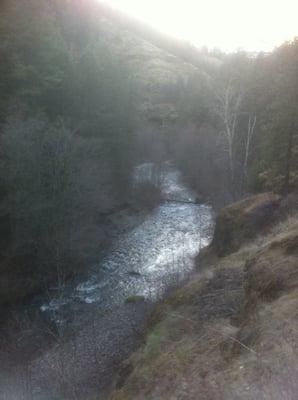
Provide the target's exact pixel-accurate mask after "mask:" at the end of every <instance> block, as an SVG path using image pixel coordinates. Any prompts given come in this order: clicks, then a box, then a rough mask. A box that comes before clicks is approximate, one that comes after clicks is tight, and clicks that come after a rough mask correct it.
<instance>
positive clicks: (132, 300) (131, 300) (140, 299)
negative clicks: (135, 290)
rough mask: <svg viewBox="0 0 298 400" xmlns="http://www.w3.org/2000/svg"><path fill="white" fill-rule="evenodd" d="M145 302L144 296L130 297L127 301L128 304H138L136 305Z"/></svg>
mask: <svg viewBox="0 0 298 400" xmlns="http://www.w3.org/2000/svg"><path fill="white" fill-rule="evenodd" d="M144 301H145V297H144V296H139V295H136V296H129V297H127V299H125V303H126V304H136V303H143V302H144Z"/></svg>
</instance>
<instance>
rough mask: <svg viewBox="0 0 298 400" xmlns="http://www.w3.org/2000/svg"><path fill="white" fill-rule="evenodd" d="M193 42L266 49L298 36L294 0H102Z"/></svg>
mask: <svg viewBox="0 0 298 400" xmlns="http://www.w3.org/2000/svg"><path fill="white" fill-rule="evenodd" d="M106 2H108V3H109V4H111V5H112V6H114V7H116V8H118V9H120V10H122V11H124V12H126V13H127V14H129V15H132V16H134V17H136V18H138V19H140V20H142V21H144V22H146V23H148V24H150V25H151V26H152V27H154V28H156V29H158V30H160V31H162V32H165V33H168V34H170V35H173V36H175V37H178V38H181V39H185V40H188V41H190V42H192V43H193V44H195V45H196V46H207V47H209V48H215V47H216V48H220V49H222V50H224V51H235V50H237V49H245V50H247V51H269V50H272V49H273V48H274V47H275V46H278V45H280V44H281V43H282V42H284V41H285V40H289V39H292V38H293V37H294V36H296V35H298V25H297V11H298V3H297V0H283V1H279V0H278V1H276V0H251V1H247V0H246V1H243V0H208V1H201V0H106Z"/></svg>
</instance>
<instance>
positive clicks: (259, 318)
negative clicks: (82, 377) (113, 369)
mask: <svg viewBox="0 0 298 400" xmlns="http://www.w3.org/2000/svg"><path fill="white" fill-rule="evenodd" d="M214 260H217V261H216V263H214ZM297 310H298V217H297V214H296V215H291V216H288V217H287V218H286V219H284V220H283V221H282V222H280V223H278V224H276V225H275V226H273V227H271V228H270V229H269V230H268V232H267V234H266V235H263V236H259V237H256V238H255V239H253V240H252V241H250V242H249V243H248V244H245V245H243V246H242V247H241V248H240V249H239V251H237V252H235V253H233V254H230V255H228V256H226V257H221V258H214V259H213V262H212V266H209V268H208V269H205V270H204V272H202V273H198V274H197V276H196V277H195V278H194V279H193V280H192V281H191V282H189V283H187V284H186V285H184V286H183V287H182V288H180V289H179V290H177V291H176V292H175V293H173V294H172V295H171V296H170V297H169V298H168V299H167V300H166V302H164V303H163V304H162V305H161V306H160V307H159V308H158V309H157V310H156V312H155V314H154V315H153V316H152V318H151V321H150V329H149V334H148V335H147V338H146V344H145V345H144V347H143V348H141V349H140V350H139V351H138V352H137V353H135V354H134V355H133V357H132V358H131V359H130V360H129V362H130V364H131V371H132V372H131V374H130V375H129V376H128V377H127V379H126V381H125V382H122V384H123V386H122V387H121V388H120V387H118V389H117V390H115V391H114V393H113V394H112V396H111V399H112V400H153V399H154V400H159V399H160V400H175V399H176V400H178V399H179V400H236V399H237V400H239V399H244V400H246V399H247V400H269V399H270V400H296V399H297V398H298V311H297Z"/></svg>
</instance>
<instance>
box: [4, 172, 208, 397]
mask: <svg viewBox="0 0 298 400" xmlns="http://www.w3.org/2000/svg"><path fill="white" fill-rule="evenodd" d="M153 168H154V166H153V165H152V164H144V165H141V166H139V167H138V168H137V169H136V171H135V177H134V179H135V184H138V183H139V182H140V181H141V182H143V181H146V180H147V179H152V173H153V172H152V169H153ZM161 187H162V191H163V195H164V198H165V202H164V203H163V204H161V205H159V206H158V207H157V208H155V209H154V210H153V211H152V212H150V213H149V214H148V215H147V216H146V218H145V220H144V221H143V222H142V223H141V224H140V225H138V226H137V227H135V228H134V229H133V230H131V231H129V232H126V233H124V234H120V235H119V236H118V238H117V239H116V240H115V242H114V244H113V247H112V248H111V249H110V250H109V252H108V253H107V254H106V256H105V257H104V258H103V260H101V261H100V263H99V264H98V265H94V266H92V267H91V268H90V273H89V277H88V279H86V280H85V281H82V282H77V283H76V284H75V285H73V286H72V287H66V288H63V290H61V288H59V289H57V288H52V290H51V291H50V292H49V299H48V301H44V302H43V303H42V304H40V306H39V308H40V312H41V313H42V315H43V316H44V317H45V318H46V319H47V320H49V321H52V324H53V325H54V326H55V331H54V335H55V336H56V341H55V345H54V346H52V347H51V348H49V349H46V350H41V351H40V356H39V357H37V358H36V359H35V360H34V361H32V362H30V364H29V365H28V368H27V370H26V373H25V374H24V372H22V379H20V377H18V383H16V382H14V381H13V380H7V382H8V383H7V384H6V387H5V388H4V387H3V393H4V392H5V393H6V394H5V396H6V397H3V398H5V399H9V400H14V399H16V398H17V399H26V400H27V399H28V400H29V399H47V400H49V399H64V398H65V399H68V398H70V399H71V398H74V399H76V398H78V399H81V398H82V399H83V398H84V399H85V398H86V399H87V398H88V396H89V395H90V393H93V392H94V390H97V391H98V393H101V390H102V391H104V389H105V388H106V387H107V385H108V384H109V383H110V381H111V378H112V377H113V374H114V373H115V371H116V370H117V367H118V366H119V364H120V363H121V362H122V361H123V360H124V359H125V358H126V357H127V356H128V355H129V354H130V352H131V351H133V350H134V348H135V347H136V346H137V345H138V344H139V340H140V335H139V332H140V330H141V328H142V326H143V324H144V323H145V320H146V318H147V316H148V314H149V313H150V311H151V310H152V306H153V305H154V304H155V303H156V302H157V301H159V300H160V299H162V297H163V296H164V295H165V293H166V292H167V291H168V290H169V288H172V287H173V286H176V285H177V284H178V283H179V282H180V281H182V280H184V279H186V278H187V276H189V275H190V273H191V272H192V271H193V269H194V258H195V256H196V255H197V254H198V253H199V251H200V249H201V248H203V247H205V246H206V245H208V243H209V242H210V240H211V237H212V232H213V213H212V209H211V207H209V206H208V205H204V204H196V203H195V195H194V193H192V192H191V191H190V190H189V189H187V188H186V187H185V185H184V184H183V182H182V179H181V175H180V173H179V172H178V171H177V170H176V169H175V168H173V167H172V166H171V165H170V164H168V165H165V166H164V167H163V172H162V174H161ZM131 296H142V299H143V300H144V301H141V302H138V303H130V302H127V299H128V298H129V297H131ZM28 371H29V372H28ZM28 379H29V380H30V382H29V383H30V384H29V383H28ZM21 381H22V383H21V384H20V382H21ZM13 382H14V383H13ZM11 385H13V388H12V386H11ZM102 393H104V392H102ZM16 396H18V397H16ZM21 396H22V397H21ZM102 396H103V397H102V398H103V399H104V398H105V397H104V396H105V395H104V394H103V395H102Z"/></svg>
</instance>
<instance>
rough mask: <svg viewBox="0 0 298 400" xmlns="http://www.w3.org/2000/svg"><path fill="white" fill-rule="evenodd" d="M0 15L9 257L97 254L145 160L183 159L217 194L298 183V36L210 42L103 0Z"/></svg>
mask: <svg viewBox="0 0 298 400" xmlns="http://www.w3.org/2000/svg"><path fill="white" fill-rule="evenodd" d="M0 18H1V19H0V30H1V47H0V52H1V66H0V68H1V74H0V87H1V103H0V121H1V231H2V237H1V254H2V259H5V260H6V261H5V265H6V266H5V267H3V268H8V269H9V268H10V265H11V263H13V264H19V263H20V260H22V261H21V264H22V265H23V264H26V265H27V266H26V268H29V270H30V271H31V270H34V271H36V269H40V270H41V271H44V270H48V269H49V270H52V269H54V270H55V274H56V273H57V271H58V270H59V271H61V272H59V274H62V275H63V274H64V272H63V270H64V267H65V266H66V265H69V263H70V262H71V260H77V262H79V261H78V260H80V258H81V255H82V254H85V256H86V254H90V252H91V253H92V251H93V250H92V249H93V248H94V247H96V246H97V245H98V240H99V239H98V238H100V235H101V227H100V222H99V221H100V215H101V214H102V213H104V212H107V211H109V210H111V209H113V207H114V206H115V205H117V204H123V203H125V202H127V201H128V200H131V198H132V193H131V185H130V184H131V174H132V169H133V167H134V165H136V164H137V163H138V162H141V161H146V160H151V161H154V162H155V163H157V164H161V163H162V162H164V161H165V160H167V159H174V160H176V162H177V164H178V165H179V166H180V168H181V169H182V171H183V172H184V176H185V179H186V180H187V181H188V182H189V183H190V184H191V185H192V186H193V187H194V188H195V189H196V190H197V191H198V193H199V194H200V195H201V196H203V197H204V198H210V199H211V200H212V201H214V202H215V203H216V204H221V203H223V202H229V201H231V200H232V199H235V198H239V197H241V196H243V195H244V194H245V193H247V192H248V191H259V190H264V189H266V190H267V189H270V190H271V189H273V190H278V191H279V190H282V191H284V192H287V191H289V190H290V189H291V188H293V187H294V186H295V185H296V184H297V107H298V105H297V104H298V103H297V102H298V100H297V99H298V71H297V68H298V67H297V66H298V43H297V41H293V42H291V43H286V44H284V45H283V46H282V47H281V48H278V49H277V50H275V51H274V52H273V53H272V54H260V55H259V56H257V57H251V56H250V55H249V54H245V53H238V54H235V55H224V54H218V53H217V54H216V55H213V54H212V53H210V54H206V51H201V52H200V51H199V50H196V49H195V48H193V47H191V46H189V45H188V44H187V43H183V42H175V41H174V40H170V39H169V38H167V37H163V36H162V35H161V34H158V33H155V32H154V31H153V30H150V28H148V27H142V25H140V24H139V23H137V22H136V21H133V20H129V19H128V18H127V19H125V16H123V15H121V14H119V13H116V12H115V11H112V10H110V9H109V8H107V6H103V5H100V4H99V3H98V2H95V1H92V0H89V1H87V2H82V1H79V0H72V1H66V0H65V1H54V0H53V1H37V0H26V1H24V2H22V3H20V2H18V1H13V0H6V1H5V2H4V3H2V6H1V16H0ZM150 41H151V42H150ZM183 49H184V50H183ZM190 55H191V56H190ZM78 227H79V229H78ZM12 254H13V257H12ZM11 257H12V258H13V260H12V259H11ZM25 260H27V261H25ZM18 268H25V267H23V266H22V267H18ZM61 279H62V277H61Z"/></svg>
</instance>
